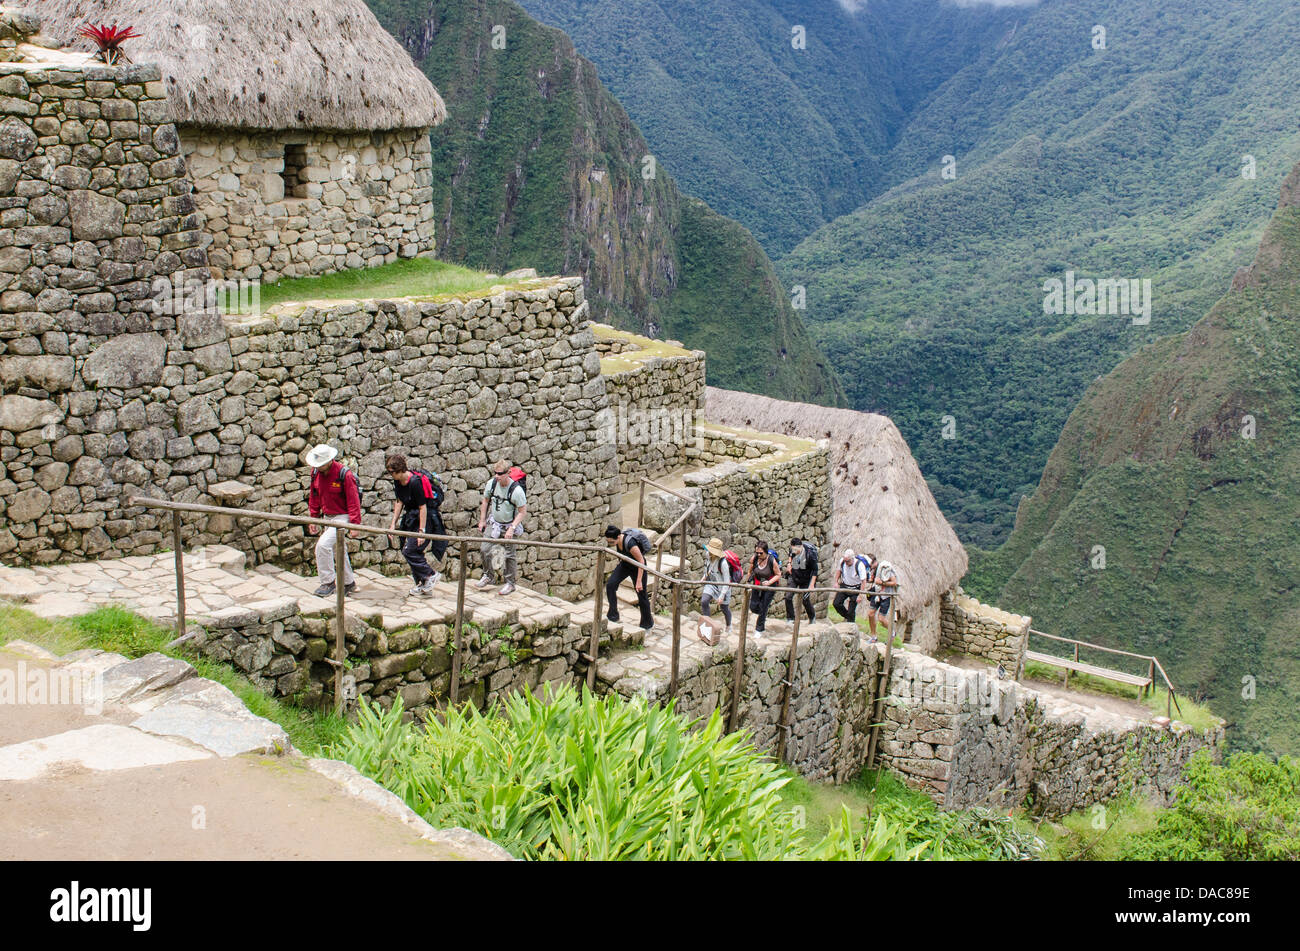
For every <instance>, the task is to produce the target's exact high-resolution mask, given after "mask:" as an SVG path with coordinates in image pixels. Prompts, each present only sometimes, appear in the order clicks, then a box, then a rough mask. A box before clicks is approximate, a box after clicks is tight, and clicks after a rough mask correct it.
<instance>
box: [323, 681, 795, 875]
mask: <svg viewBox="0 0 1300 951" xmlns="http://www.w3.org/2000/svg"><path fill="white" fill-rule="evenodd" d="M401 713H402V711H401V705H400V704H396V705H394V707H393V708H392V709H390V710H388V711H387V712H383V711H380V710H378V709H376V708H375V707H373V706H370V705H369V704H363V705H362V707H361V709H360V710H359V713H358V720H357V723H356V725H355V726H353V727H352V728H351V729H350V730H349V732H348V734H347V735H346V736H345V737H344V738H343V739H342V741H341V742H340V743H338V744H337V745H336V746H335V747H334V749H333V751H332V755H334V756H336V757H337V758H339V759H343V760H345V761H347V762H349V763H351V764H352V765H353V766H355V767H356V768H357V769H359V770H361V771H362V772H363V773H365V774H366V775H368V776H370V777H371V778H373V779H375V780H376V781H377V782H379V783H381V784H382V785H384V786H386V787H387V788H389V789H391V790H392V791H393V792H395V793H396V794H397V795H399V796H401V797H402V798H403V799H404V800H406V802H407V803H408V804H409V805H411V807H412V808H414V809H415V810H416V811H417V812H419V813H420V814H421V815H423V816H424V817H425V818H426V819H428V820H429V821H430V822H431V823H433V824H434V825H435V826H440V827H446V826H452V825H456V826H462V827H464V828H468V829H471V830H473V831H475V832H478V833H480V834H482V835H484V836H486V837H488V838H490V839H492V840H493V841H495V842H498V843H499V844H501V845H503V846H504V847H505V848H507V849H509V850H510V851H512V852H513V853H515V854H516V855H518V856H521V857H524V858H543V859H570V860H572V859H776V858H784V857H787V856H791V855H797V854H799V853H800V847H801V846H802V839H801V833H800V831H799V830H798V828H797V827H796V826H797V824H796V822H795V819H794V815H793V813H792V812H791V811H790V810H789V809H787V808H785V806H784V805H783V803H782V802H781V799H780V795H779V792H780V789H781V787H782V786H783V785H784V784H785V783H786V782H787V781H788V780H787V778H786V777H785V776H784V775H783V774H782V771H781V770H780V769H779V767H777V766H776V765H775V764H774V763H771V762H769V761H767V760H765V759H764V758H763V757H762V756H761V755H759V754H758V753H757V752H756V751H755V750H754V749H753V747H752V746H751V745H750V743H749V741H748V739H747V737H746V736H745V735H744V734H732V735H730V736H723V734H722V719H721V717H720V715H718V714H717V713H716V712H715V713H714V715H713V716H712V717H710V719H709V720H708V722H707V723H705V724H704V725H703V728H702V729H700V730H698V731H696V732H692V731H691V730H690V729H689V726H690V724H689V723H688V721H687V720H686V719H685V718H684V717H681V716H678V715H677V714H676V713H675V712H673V710H672V709H671V708H667V709H665V708H660V707H657V706H652V705H648V704H647V703H646V702H645V701H644V700H641V699H637V700H632V701H625V700H623V699H622V698H621V697H617V696H610V697H603V698H598V697H596V696H594V695H592V694H591V693H589V692H588V691H585V690H584V691H583V693H582V696H581V697H580V696H579V695H578V694H577V692H576V691H574V690H573V689H572V688H570V687H565V688H562V689H561V690H560V691H558V692H557V693H556V694H555V695H554V696H553V697H549V698H548V699H547V700H540V699H538V698H536V697H534V696H532V695H531V694H528V693H519V694H514V695H512V696H510V697H509V698H507V699H506V700H505V701H503V703H502V704H501V707H500V713H501V714H502V715H500V716H498V715H496V712H495V711H490V712H489V713H486V714H484V713H480V712H479V711H478V710H476V709H474V708H473V707H472V706H466V707H460V708H453V709H450V710H449V711H447V714H446V721H445V722H439V721H438V720H436V719H431V720H429V721H428V722H427V723H426V724H425V725H424V727H423V728H422V729H418V730H417V729H412V728H410V727H408V726H406V725H405V724H403V723H402V717H401Z"/></svg>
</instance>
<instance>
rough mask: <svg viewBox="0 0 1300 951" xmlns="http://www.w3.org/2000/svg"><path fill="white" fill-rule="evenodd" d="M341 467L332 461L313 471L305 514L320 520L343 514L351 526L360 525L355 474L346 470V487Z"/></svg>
mask: <svg viewBox="0 0 1300 951" xmlns="http://www.w3.org/2000/svg"><path fill="white" fill-rule="evenodd" d="M342 475H343V466H341V465H339V463H338V460H337V459H336V460H334V461H333V462H331V463H330V464H329V465H328V466H326V467H325V468H324V469H314V470H313V471H312V474H311V492H310V493H308V496H307V514H309V515H310V516H311V517H312V518H320V516H321V512H322V511H323V512H324V513H325V514H326V515H342V514H344V513H345V512H346V513H347V516H348V521H349V522H351V523H352V524H353V525H360V524H361V494H360V492H358V491H357V474H356V473H355V472H353V471H352V470H350V469H349V470H348V477H347V485H346V486H344V484H343V482H344V480H343V478H342Z"/></svg>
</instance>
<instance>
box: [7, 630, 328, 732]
mask: <svg viewBox="0 0 1300 951" xmlns="http://www.w3.org/2000/svg"><path fill="white" fill-rule="evenodd" d="M175 633H176V632H175V631H173V630H171V629H170V628H164V627H159V626H158V625H157V624H154V623H152V622H150V621H147V620H145V619H144V618H142V617H140V616H139V615H136V614H132V613H131V612H130V611H127V610H125V609H123V608H120V607H106V608H100V609H98V610H96V611H92V612H90V613H89V614H82V615H80V616H78V617H74V618H59V619H57V620H46V619H45V618H40V617H37V616H36V615H35V614H32V613H31V612H30V611H24V610H22V609H21V608H16V607H12V606H10V605H0V645H3V644H6V643H8V642H9V641H12V640H21V641H30V642H31V643H33V644H36V645H38V646H40V647H44V648H45V649H46V650H48V651H51V652H53V653H55V654H59V655H63V654H67V653H70V652H71V651H75V650H83V649H86V648H98V649H99V650H103V651H109V652H111V653H115V654H121V655H122V656H124V657H128V658H132V659H134V658H137V657H143V656H145V655H146V654H150V653H153V652H155V651H156V652H158V653H161V654H166V655H168V656H169V657H176V658H179V659H180V660H183V661H185V662H187V663H189V664H192V665H193V666H194V669H195V670H196V671H197V672H198V675H199V676H200V677H206V678H207V679H209V680H215V681H216V682H217V683H219V684H222V685H223V686H225V687H227V688H228V689H229V690H230V691H231V693H233V694H234V695H235V696H237V697H238V698H239V699H240V700H241V701H243V703H244V705H245V706H246V707H248V709H249V710H250V711H252V712H253V713H254V714H256V715H257V716H259V717H264V718H266V719H267V720H270V721H272V722H274V723H278V724H279V725H280V726H281V727H283V728H284V731H285V732H286V733H288V734H289V739H290V740H291V741H292V742H293V745H294V746H295V747H296V748H297V749H298V750H300V751H301V752H303V753H305V754H307V755H308V756H320V755H321V754H322V753H323V751H324V750H325V749H326V748H327V747H328V746H329V745H330V744H332V743H334V742H336V741H337V740H338V738H339V737H341V736H342V735H343V734H344V733H345V732H346V730H347V721H346V720H342V719H340V718H339V717H336V716H334V715H333V714H332V713H325V712H322V711H315V710H307V709H303V708H300V707H293V706H290V705H288V704H286V703H282V702H280V701H279V700H276V699H275V698H273V697H268V696H267V695H266V694H264V693H262V691H261V690H259V689H258V688H257V687H255V686H253V684H252V683H250V682H249V681H248V678H246V677H244V676H243V675H242V674H240V673H239V672H237V671H236V670H234V669H233V668H232V667H230V666H229V665H227V664H221V663H218V662H216V661H213V660H209V659H208V658H206V657H194V656H193V655H190V654H186V653H183V652H181V651H179V650H176V649H174V648H168V647H167V642H168V641H170V640H171V639H172V638H173V637H175Z"/></svg>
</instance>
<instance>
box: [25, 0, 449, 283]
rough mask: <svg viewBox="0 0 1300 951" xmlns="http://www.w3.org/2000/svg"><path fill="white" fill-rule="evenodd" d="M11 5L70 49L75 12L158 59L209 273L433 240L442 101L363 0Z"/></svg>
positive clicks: (265, 268) (82, 21)
mask: <svg viewBox="0 0 1300 951" xmlns="http://www.w3.org/2000/svg"><path fill="white" fill-rule="evenodd" d="M23 7H24V8H25V9H27V10H29V11H30V12H32V13H35V14H37V15H39V16H40V18H41V21H42V36H43V37H44V38H45V39H47V40H56V41H58V42H59V43H61V44H64V45H66V46H69V47H71V48H73V49H86V50H90V49H93V47H92V46H91V45H90V43H89V41H88V40H86V39H84V38H81V37H78V36H77V31H78V30H79V29H80V28H81V27H83V26H85V25H86V24H87V23H95V24H99V23H116V24H117V25H119V26H123V27H125V26H131V27H133V28H134V29H135V31H136V32H137V33H139V34H140V38H139V39H133V40H128V41H127V42H126V44H125V45H124V47H123V48H124V49H125V51H126V53H127V54H128V55H129V56H130V57H131V59H132V60H133V61H135V62H137V63H145V62H153V63H157V64H158V65H159V67H160V68H161V70H162V74H163V79H164V82H165V83H166V87H167V93H168V100H169V108H170V110H171V116H170V118H171V119H172V121H173V122H175V124H176V127H177V130H178V132H179V133H180V137H181V146H182V150H183V152H184V154H185V158H186V161H187V163H188V165H189V170H190V174H191V177H192V178H193V180H194V184H195V189H196V196H195V197H196V204H197V210H198V211H200V212H202V214H203V216H204V218H205V219H206V233H207V235H208V240H209V242H210V244H209V247H208V248H207V252H208V253H207V258H208V263H209V265H210V266H211V267H212V268H213V269H214V270H215V271H217V272H219V274H220V276H222V277H225V278H247V279H254V280H263V281H275V280H279V279H280V278H281V277H299V276H302V275H306V274H323V273H329V272H331V271H337V270H342V269H345V268H359V267H365V266H373V265H377V264H384V263H387V262H390V261H394V260H396V259H397V258H399V257H414V256H415V255H417V254H420V253H422V252H424V251H428V250H431V249H432V247H433V230H434V224H433V207H432V204H431V194H432V192H431V188H430V186H431V184H432V177H431V176H432V172H431V152H430V146H429V136H428V132H429V128H430V127H431V126H434V125H437V124H438V123H440V122H441V121H442V120H443V119H444V118H446V109H445V107H444V106H443V102H442V99H441V98H440V97H439V96H438V92H437V90H435V89H434V88H433V86H432V85H431V84H430V82H429V80H428V79H427V78H426V77H425V76H424V75H423V74H422V73H421V72H420V71H419V70H418V69H417V68H416V67H415V64H414V63H413V62H412V61H411V57H410V56H409V55H408V54H407V52H406V50H404V49H403V48H402V46H401V45H400V44H399V43H398V42H397V41H396V40H395V39H393V37H392V36H390V35H389V34H388V33H387V32H385V31H384V29H383V27H381V26H380V25H379V22H378V21H377V20H376V19H375V17H374V14H372V13H371V12H370V10H369V9H368V8H367V7H366V5H365V3H364V2H363V0H295V2H293V3H269V2H266V0H224V2H222V3H212V2H201V0H147V2H146V0H26V2H25V3H23ZM103 118H104V119H108V120H120V121H130V117H129V116H105V117H103Z"/></svg>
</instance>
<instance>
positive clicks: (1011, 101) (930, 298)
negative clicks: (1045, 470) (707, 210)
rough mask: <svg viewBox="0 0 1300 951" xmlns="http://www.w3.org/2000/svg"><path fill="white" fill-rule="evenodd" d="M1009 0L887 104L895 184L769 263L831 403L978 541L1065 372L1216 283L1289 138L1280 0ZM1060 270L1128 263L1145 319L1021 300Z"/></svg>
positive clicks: (1288, 7) (1262, 218)
mask: <svg viewBox="0 0 1300 951" xmlns="http://www.w3.org/2000/svg"><path fill="white" fill-rule="evenodd" d="M1017 15H1018V16H1019V17H1021V20H1020V21H1019V22H1018V23H1017V25H1016V28H1015V29H1014V31H1013V32H1011V33H1010V34H1009V35H1006V36H1003V37H1002V38H1000V39H999V40H998V42H997V43H996V44H994V45H993V47H992V48H990V49H987V50H986V51H985V52H983V53H981V54H979V58H978V59H977V60H976V61H975V62H972V63H970V64H968V65H966V66H964V67H963V68H962V69H960V70H959V71H958V72H957V73H956V74H955V75H953V76H952V77H951V78H949V79H948V80H947V81H946V82H944V83H943V85H942V86H940V87H939V88H938V89H936V90H935V91H934V92H933V93H932V94H930V95H929V96H928V97H927V98H926V99H925V101H924V102H923V103H922V104H921V105H920V106H919V107H918V108H917V109H916V111H915V112H914V114H912V115H911V117H910V118H909V121H908V125H907V127H906V128H905V129H904V130H903V131H902V132H901V133H900V135H899V137H898V139H897V141H896V142H895V144H894V146H893V148H892V150H891V152H890V155H889V156H888V158H887V161H886V169H885V172H884V175H885V176H886V178H888V179H891V180H897V181H900V182H902V184H900V185H898V186H897V187H895V188H893V189H892V190H890V191H889V192H887V193H885V194H883V195H881V196H879V197H878V198H876V199H874V200H873V201H872V202H871V203H870V204H868V205H866V206H864V207H863V208H861V209H859V210H858V211H856V212H854V213H852V214H850V215H847V216H845V217H843V218H840V219H838V220H836V221H835V222H832V223H831V224H829V225H827V226H826V227H825V228H823V229H821V230H820V231H818V232H817V233H815V234H813V235H811V236H810V237H809V238H808V239H807V240H805V241H804V242H802V243H801V244H800V246H799V247H798V248H796V249H795V251H793V252H792V253H791V254H790V255H789V256H787V257H786V258H784V259H782V260H781V261H780V262H779V264H778V273H779V274H780V275H781V277H782V278H783V279H784V280H785V281H786V283H787V284H790V285H795V284H802V285H805V286H806V287H807V289H808V310H807V311H806V313H805V314H804V317H805V320H806V322H807V324H808V326H809V329H810V331H811V332H812V334H813V336H814V338H815V339H816V340H817V342H818V343H819V344H820V345H821V346H822V349H823V350H824V351H825V352H826V353H827V355H828V357H829V358H830V360H831V362H832V364H833V365H834V366H835V367H836V369H837V370H838V371H839V373H840V377H841V380H842V381H843V383H844V386H845V389H846V391H847V392H848V394H849V398H850V402H851V404H852V405H853V406H854V407H855V408H858V409H863V410H876V411H881V412H885V413H887V414H888V415H890V416H891V417H892V418H893V419H894V420H895V421H896V422H897V423H898V425H899V427H900V428H901V429H902V431H903V434H904V435H905V436H906V438H907V440H908V443H909V444H910V445H911V446H912V449H913V451H914V452H915V453H916V455H917V458H918V461H919V462H920V464H921V467H922V469H923V471H925V472H926V474H927V476H928V477H929V478H930V479H931V482H932V488H933V489H934V492H935V496H936V498H937V499H938V500H939V502H940V505H942V506H943V507H944V510H945V513H946V514H947V515H948V516H949V518H950V519H951V520H952V521H953V523H954V525H955V527H956V528H957V530H958V532H959V534H960V535H961V536H962V538H963V539H964V540H965V541H967V542H968V543H975V544H978V545H982V546H986V547H991V546H994V545H996V544H998V543H1000V542H1001V541H1003V540H1004V539H1005V538H1006V536H1007V534H1008V532H1009V531H1010V528H1011V525H1012V522H1013V519H1014V512H1015V509H1016V506H1017V504H1018V501H1019V499H1020V497H1021V496H1022V495H1023V494H1024V493H1026V492H1028V491H1029V489H1030V488H1031V487H1032V486H1033V484H1034V483H1035V482H1036V480H1037V478H1038V476H1039V474H1040V473H1041V472H1042V467H1043V465H1044V463H1045V461H1046V459H1047V456H1048V453H1049V452H1050V451H1051V448H1052V446H1053V444H1054V443H1055V441H1056V438H1057V435H1058V434H1059V433H1060V430H1061V426H1062V425H1063V424H1064V422H1065V419H1066V417H1067V416H1068V414H1069V412H1070V410H1071V408H1072V407H1073V406H1074V405H1075V402H1076V401H1077V400H1078V398H1079V397H1080V396H1081V394H1082V393H1083V391H1084V388H1085V387H1086V386H1087V385H1088V383H1089V382H1091V381H1092V380H1093V379H1095V378H1096V377H1097V376H1098V375H1099V374H1102V373H1105V372H1107V371H1109V370H1110V369H1111V368H1113V367H1114V366H1115V365H1117V364H1118V363H1119V361H1120V360H1122V359H1123V358H1124V357H1125V356H1126V355H1127V354H1129V353H1132V352H1133V351H1134V350H1136V349H1137V348H1139V347H1141V346H1143V345H1144V344H1147V343H1150V342H1151V341H1153V340H1154V339H1156V338H1158V337H1160V336H1163V335H1167V334H1171V333H1176V332H1179V331H1181V330H1184V329H1186V328H1187V327H1188V326H1190V325H1191V324H1192V322H1194V321H1195V320H1196V319H1197V318H1198V316H1199V315H1203V314H1204V313H1205V312H1206V311H1207V310H1208V309H1209V307H1210V306H1212V305H1213V303H1214V301H1215V300H1217V299H1218V297H1219V296H1220V295H1221V294H1222V293H1223V291H1224V290H1225V289H1226V287H1227V285H1228V282H1229V280H1230V278H1231V275H1232V273H1233V271H1234V269H1235V268H1236V267H1238V266H1240V265H1241V264H1243V263H1245V262H1246V261H1247V260H1249V255H1250V253H1251V252H1252V250H1253V248H1254V246H1255V244H1256V243H1257V242H1258V240H1259V234H1260V232H1261V230H1262V228H1263V225H1264V223H1265V222H1266V221H1267V218H1268V214H1269V212H1270V209H1271V206H1272V196H1273V195H1275V194H1276V189H1277V187H1278V185H1279V183H1280V182H1281V180H1282V177H1283V176H1284V175H1285V174H1286V172H1287V170H1288V169H1289V167H1290V161H1291V157H1292V156H1294V154H1296V152H1297V151H1298V150H1300V135H1298V134H1297V124H1296V121H1295V117H1294V110H1293V105H1292V103H1293V98H1294V97H1293V90H1294V86H1295V82H1296V80H1297V79H1300V6H1297V5H1296V4H1294V3H1292V2H1290V0H1219V2H1215V3H1206V2H1203V0H1137V2H1133V0H1068V2H1067V0H1045V2H1044V3H1042V4H1041V5H1039V6H1037V7H1033V8H1028V9H1023V10H1019V11H1017ZM1098 24H1102V25H1105V27H1106V30H1107V34H1106V49H1105V50H1096V49H1094V48H1093V46H1092V42H1091V40H1092V35H1093V28H1094V26H1095V25H1098ZM944 155H954V156H956V158H957V177H956V179H955V180H945V179H943V178H941V176H940V168H941V159H942V157H943V156H944ZM1245 156H1252V157H1253V158H1254V162H1255V166H1256V170H1257V177H1256V178H1254V179H1253V180H1248V179H1245V178H1243V177H1242V175H1241V169H1242V167H1243V165H1244V164H1245V159H1244V157H1245ZM1071 270H1073V271H1075V272H1076V273H1077V274H1078V275H1079V276H1080V277H1090V278H1127V279H1139V280H1141V279H1149V280H1150V281H1151V282H1152V294H1153V301H1154V304H1153V310H1152V316H1151V321H1150V324H1149V325H1146V326H1134V325H1133V324H1132V323H1131V321H1130V320H1129V319H1128V318H1126V317H1123V316H1096V317H1078V316H1066V315H1060V316H1057V315H1046V314H1044V312H1043V298H1044V289H1043V282H1044V281H1045V280H1047V279H1049V278H1058V279H1062V280H1063V279H1065V276H1066V272H1067V271H1071ZM945 417H952V419H951V420H950V421H948V422H950V424H951V425H949V426H948V427H947V432H945V425H944V423H945V419H944V418H945ZM954 427H955V433H954ZM946 435H947V436H952V435H955V438H945V436H946Z"/></svg>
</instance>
